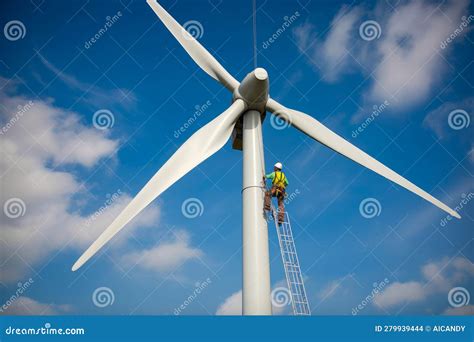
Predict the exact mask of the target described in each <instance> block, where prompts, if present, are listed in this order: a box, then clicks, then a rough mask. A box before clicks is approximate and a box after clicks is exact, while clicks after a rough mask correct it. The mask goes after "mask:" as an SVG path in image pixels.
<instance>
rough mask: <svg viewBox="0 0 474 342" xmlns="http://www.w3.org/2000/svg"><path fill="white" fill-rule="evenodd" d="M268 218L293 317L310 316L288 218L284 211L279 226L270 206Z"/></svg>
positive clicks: (276, 216) (276, 215) (275, 211)
mask: <svg viewBox="0 0 474 342" xmlns="http://www.w3.org/2000/svg"><path fill="white" fill-rule="evenodd" d="M270 218H272V219H273V221H275V227H276V230H277V235H278V243H279V244H280V251H281V258H282V260H283V266H284V267H285V275H286V282H287V285H288V290H289V292H290V295H291V305H292V307H293V314H294V315H295V316H297V315H311V310H310V308H309V303H308V297H307V296H306V290H305V288H304V282H303V275H302V274H301V268H300V263H299V261H298V255H297V254H296V246H295V241H294V239H293V233H292V231H291V223H290V216H289V215H288V212H286V211H285V220H284V222H282V223H281V224H280V225H279V224H278V213H277V210H275V208H274V207H273V205H272V208H271V215H270Z"/></svg>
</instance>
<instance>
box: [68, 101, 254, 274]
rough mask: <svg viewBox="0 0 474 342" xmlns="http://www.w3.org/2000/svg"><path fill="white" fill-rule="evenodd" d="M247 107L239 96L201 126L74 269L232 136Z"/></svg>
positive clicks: (87, 251) (78, 261)
mask: <svg viewBox="0 0 474 342" xmlns="http://www.w3.org/2000/svg"><path fill="white" fill-rule="evenodd" d="M245 109H246V104H245V103H244V101H242V100H240V99H238V100H236V101H235V102H234V103H233V104H232V105H231V106H230V107H229V108H228V109H227V110H226V111H225V112H224V113H222V114H221V115H219V116H218V117H217V118H215V119H214V120H212V121H211V122H209V123H208V124H207V125H205V126H204V127H202V128H201V129H200V130H199V131H197V132H196V133H194V134H193V135H192V136H191V137H190V138H189V139H188V140H187V141H186V142H185V143H184V144H183V145H181V147H180V148H179V149H178V150H177V151H176V152H175V153H174V154H173V155H172V156H171V158H170V159H168V161H167V162H166V163H165V164H164V165H163V166H162V167H161V169H160V170H158V172H157V173H156V174H155V175H154V176H153V178H151V179H150V180H149V181H148V183H147V184H146V185H145V186H144V187H143V189H142V190H140V192H139V193H138V194H137V195H136V196H135V198H134V199H133V200H132V201H131V202H130V203H129V204H128V205H127V206H126V207H125V209H124V210H123V211H122V212H121V213H120V214H119V215H118V216H117V218H116V219H115V220H114V221H113V222H112V223H111V224H110V226H109V227H107V229H106V230H105V231H104V232H103V233H102V234H101V235H100V236H99V237H98V239H97V240H96V241H94V243H93V244H92V245H91V246H90V247H89V248H88V249H87V250H86V251H85V252H84V254H82V255H81V257H80V258H79V259H78V260H77V261H76V263H75V264H74V266H73V267H72V270H73V271H75V270H77V269H78V268H79V267H81V266H82V265H83V264H84V263H85V262H86V261H87V260H89V259H90V258H91V257H92V256H93V255H94V254H95V253H97V251H98V250H99V249H100V248H102V247H103V246H104V245H105V244H106V243H107V242H108V241H109V240H110V239H111V238H112V237H113V236H114V235H115V234H117V233H118V232H119V231H120V230H121V229H122V228H123V227H124V226H125V225H126V224H127V223H128V222H130V221H131V220H132V219H133V218H134V217H135V216H137V215H138V214H139V213H140V212H141V211H142V210H143V209H145V207H146V206H147V205H148V204H150V203H151V202H152V201H153V200H154V199H155V198H156V197H158V196H159V195H160V194H161V193H163V192H164V191H165V190H166V189H168V188H169V187H170V186H171V185H173V184H174V183H175V182H176V181H178V180H179V179H180V178H181V177H183V176H184V175H186V174H187V173H188V172H189V171H191V170H192V169H193V168H195V167H196V166H197V165H199V164H200V163H202V162H203V161H204V160H206V159H207V158H209V157H210V156H212V155H213V154H214V153H216V152H217V151H219V150H220V149H221V148H222V147H223V146H224V145H225V143H226V142H227V140H229V137H230V136H231V134H232V130H233V128H234V125H235V123H236V121H237V119H238V118H239V116H240V115H241V114H242V113H243V112H244V111H245Z"/></svg>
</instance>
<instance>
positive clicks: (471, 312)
mask: <svg viewBox="0 0 474 342" xmlns="http://www.w3.org/2000/svg"><path fill="white" fill-rule="evenodd" d="M443 315H446V316H474V305H465V306H461V307H460V308H447V309H446V310H445V311H444V312H443Z"/></svg>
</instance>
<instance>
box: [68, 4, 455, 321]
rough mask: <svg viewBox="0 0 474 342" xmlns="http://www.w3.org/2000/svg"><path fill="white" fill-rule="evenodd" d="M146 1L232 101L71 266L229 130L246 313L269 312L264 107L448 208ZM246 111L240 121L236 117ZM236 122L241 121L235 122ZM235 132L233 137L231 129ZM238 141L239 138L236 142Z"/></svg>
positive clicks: (223, 139) (207, 154) (213, 149)
mask: <svg viewBox="0 0 474 342" xmlns="http://www.w3.org/2000/svg"><path fill="white" fill-rule="evenodd" d="M147 3H148V4H149V5H150V7H151V8H152V9H153V11H154V12H155V13H156V15H157V16H158V18H159V19H160V20H161V21H162V22H163V24H164V25H165V26H166V28H167V29H168V30H169V31H170V32H171V34H172V35H173V36H174V37H175V38H176V40H177V41H178V42H179V43H180V44H181V45H182V47H183V48H184V49H185V50H186V52H187V53H188V54H189V55H190V56H191V58H192V59H193V60H194V61H195V62H196V64H197V65H198V66H199V67H201V69H203V70H204V71H205V72H206V73H208V74H209V75H210V76H211V77H213V78H214V79H216V80H217V81H218V82H220V83H221V84H222V85H223V86H224V87H226V88H227V89H228V90H229V91H230V92H231V93H232V104H231V105H230V107H229V108H228V109H227V110H225V111H224V112H223V113H221V114H220V115H219V116H217V117H216V118H215V119H213V120H212V121H211V122H209V123H208V124H207V125H205V126H204V127H202V128H201V129H199V130H198V131H197V132H196V133H194V134H193V135H192V136H191V137H190V138H189V139H188V140H187V141H186V142H185V143H184V144H183V145H182V146H181V147H180V148H179V149H178V150H177V151H176V152H175V153H174V154H173V155H172V156H171V158H170V159H169V160H168V161H167V162H166V163H165V164H164V165H163V166H162V167H161V169H159V170H158V172H157V173H156V174H155V175H154V176H153V177H152V178H151V179H150V180H149V181H148V183H147V184H146V185H145V186H144V187H143V189H141V190H140V192H139V193H138V194H137V195H136V196H135V197H134V198H133V199H132V200H131V202H130V203H129V204H128V205H127V206H126V207H125V209H124V210H123V211H122V212H121V213H120V214H119V215H118V216H117V218H115V220H114V221H113V222H112V223H111V224H110V226H109V227H107V229H106V230H105V231H104V232H103V233H102V234H101V235H100V236H99V237H98V238H97V240H96V241H95V242H94V243H93V244H92V245H91V246H90V247H89V248H88V249H87V250H86V251H85V252H84V254H82V255H81V257H80V258H79V259H78V260H77V261H76V263H75V264H74V265H73V267H72V270H73V271H76V270H77V269H79V268H80V267H81V266H82V265H84V263H85V262H87V261H88V260H89V259H90V258H91V257H92V256H93V255H94V254H96V253H97V251H98V250H99V249H101V248H102V247H103V246H104V245H105V244H106V243H107V242H108V241H109V240H110V239H112V237H114V236H115V235H116V234H117V233H118V232H119V231H120V230H121V229H122V228H123V227H124V226H125V225H126V224H127V223H128V222H130V221H131V220H132V219H133V218H134V217H135V216H137V215H138V214H139V213H140V212H141V211H142V210H143V209H145V207H146V206H148V205H149V204H150V203H151V202H152V201H153V200H154V199H156V198H157V197H158V196H159V195H160V194H161V193H163V192H164V191H165V190H166V189H168V188H169V187H170V186H171V185H173V184H174V183H175V182H177V181H178V180H179V179H180V178H182V177H183V176H184V175H186V174H187V173H188V172H189V171H191V170H192V169H193V168H195V167H196V166H198V165H199V164H200V163H202V162H203V161H204V160H206V159H207V158H209V157H210V156H212V155H213V154H214V153H216V152H217V151H219V150H220V149H221V148H222V147H223V146H224V145H225V144H226V142H227V141H228V140H229V138H230V137H231V136H232V135H233V133H234V138H236V139H237V140H238V139H241V140H242V141H241V142H242V151H243V189H242V203H243V222H242V230H243V287H242V306H243V314H244V315H271V313H272V305H271V299H270V297H271V296H270V266H269V253H268V228H267V221H266V218H265V215H264V209H263V198H264V187H263V185H262V175H263V172H264V157H263V140H262V118H264V114H265V113H266V112H267V111H268V112H270V113H272V114H273V115H275V116H277V117H278V118H280V119H282V120H284V121H285V122H287V123H288V124H289V125H291V126H293V127H295V128H297V129H298V130H300V131H301V132H302V133H304V134H306V135H308V136H309V137H311V138H313V139H314V140H316V141H318V142H320V143H321V144H323V145H325V146H327V147H329V148H330V149H332V150H334V151H336V152H338V153H340V154H342V155H343V156H345V157H347V158H349V159H351V160H353V161H355V162H356V163H358V164H360V165H362V166H364V167H366V168H368V169H370V170H372V171H374V172H375V173H378V174H379V175H381V176H383V177H385V178H387V179H389V180H390V181H392V182H394V183H396V184H398V185H400V186H402V187H404V188H405V189H407V190H409V191H411V192H413V193H415V194H417V195H418V196H420V197H422V198H424V199H425V200H427V201H428V202H431V203H432V204H434V205H435V206H437V207H438V208H440V209H442V210H444V211H445V212H447V213H448V214H450V215H451V216H454V217H456V218H458V219H459V218H461V217H460V216H459V214H458V213H457V212H456V211H454V210H452V209H451V208H449V207H448V206H447V205H446V204H444V203H442V202H441V201H439V200H438V199H436V198H434V197H433V196H431V195H430V194H428V193H427V192H426V191H424V190H422V189H421V188H419V187H418V186H416V185H415V184H413V183H411V182H410V181H408V180H407V179H405V178H404V177H402V176H401V175H399V174H398V173H396V172H395V171H393V170H391V169H390V168H388V167H387V166H385V165H383V164H382V163H380V162H379V161H377V160H376V159H374V158H373V157H371V156H369V155H368V154H367V153H365V152H364V151H362V150H360V149H359V148H357V147H356V146H354V145H352V144H351V143H350V142H348V141H347V140H345V139H344V138H342V137H340V136H339V135H337V134H336V133H334V132H333V131H331V130H330V129H329V128H328V127H326V126H324V125H323V124H322V123H320V122H319V121H318V120H316V119H315V118H313V117H312V116H309V115H307V114H305V113H302V112H299V111H297V110H293V109H289V108H287V107H285V106H283V105H282V104H280V103H278V102H277V101H275V100H274V99H272V98H270V97H269V93H268V91H269V83H268V74H267V72H266V71H265V70H264V69H262V68H256V69H255V70H253V71H251V72H250V73H249V74H247V76H246V77H245V78H244V79H243V80H242V82H240V83H239V82H238V81H237V80H236V79H235V78H234V77H233V76H232V75H231V74H230V73H229V72H227V70H226V69H224V67H223V66H222V65H221V64H220V63H219V62H218V61H217V60H216V59H215V58H214V57H213V56H212V55H211V54H210V53H209V52H208V51H207V50H206V49H205V48H204V47H203V46H202V45H201V44H200V43H199V42H198V41H197V40H196V39H194V37H193V36H192V35H191V34H189V33H188V32H187V31H186V30H185V29H184V28H183V27H182V26H180V24H179V23H178V22H177V21H176V20H175V19H174V18H173V17H172V16H171V15H170V14H169V13H168V12H166V10H165V9H164V8H163V7H161V5H160V4H158V3H157V2H156V1H155V0H147ZM241 119H243V122H242V126H241V127H240V122H239V120H241ZM238 122H239V125H236V124H237V123H238ZM235 135H237V137H235ZM237 145H238V144H237Z"/></svg>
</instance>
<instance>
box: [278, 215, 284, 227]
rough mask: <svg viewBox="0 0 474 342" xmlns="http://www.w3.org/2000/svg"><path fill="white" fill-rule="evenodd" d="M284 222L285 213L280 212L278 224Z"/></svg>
mask: <svg viewBox="0 0 474 342" xmlns="http://www.w3.org/2000/svg"><path fill="white" fill-rule="evenodd" d="M283 222H285V213H282V212H279V213H278V224H280V225H281V224H282V223H283Z"/></svg>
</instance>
